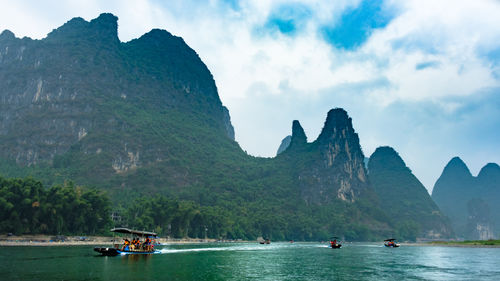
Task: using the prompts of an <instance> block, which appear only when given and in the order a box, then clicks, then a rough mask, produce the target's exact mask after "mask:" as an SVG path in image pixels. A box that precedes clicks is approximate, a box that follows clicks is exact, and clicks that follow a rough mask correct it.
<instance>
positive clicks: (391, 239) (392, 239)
mask: <svg viewBox="0 0 500 281" xmlns="http://www.w3.org/2000/svg"><path fill="white" fill-rule="evenodd" d="M394 240H396V239H394V238H390V239H385V240H384V241H394Z"/></svg>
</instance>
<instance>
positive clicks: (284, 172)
mask: <svg viewBox="0 0 500 281" xmlns="http://www.w3.org/2000/svg"><path fill="white" fill-rule="evenodd" d="M117 26H118V24H117V18H116V17H115V16H114V15H112V14H102V15H100V16H99V17H98V18H96V19H93V20H91V21H90V22H87V21H85V20H84V19H81V18H74V19H72V20H70V21H68V22H67V23H66V24H64V25H63V26H61V27H59V28H57V29H55V30H53V31H52V32H51V33H49V34H48V35H47V37H46V38H44V39H42V40H32V39H30V38H23V39H19V38H16V37H15V35H14V34H12V33H11V32H10V31H4V32H2V33H1V35H0V173H1V174H2V176H7V177H26V176H32V177H33V178H37V179H40V180H41V181H42V182H43V184H44V185H45V186H51V185H54V184H63V183H65V182H66V181H67V180H71V181H74V182H75V183H76V184H77V185H85V186H90V187H95V188H98V189H100V190H103V191H106V192H107V193H108V194H109V195H110V196H111V199H112V201H113V204H114V205H113V208H114V209H115V211H116V212H119V210H120V209H121V208H122V207H123V206H127V205H129V206H132V207H133V209H134V208H136V207H137V208H138V209H137V210H140V207H141V204H142V203H144V202H163V201H165V202H170V203H168V204H167V205H168V206H175V208H176V210H180V211H179V213H182V214H184V215H183V216H184V217H183V218H182V220H181V219H178V220H177V221H178V222H179V221H182V222H183V223H182V224H183V225H182V226H179V228H180V229H183V231H180V232H182V233H184V235H189V234H188V231H187V230H188V229H190V228H196V229H198V231H197V233H203V231H199V230H200V229H203V228H204V225H205V226H206V225H208V224H209V223H208V222H207V221H206V220H205V219H206V218H207V217H208V218H210V225H212V228H211V229H210V230H209V233H212V235H213V236H214V237H215V238H221V237H222V238H243V239H255V238H256V237H258V236H263V237H268V238H271V239H273V240H285V239H293V240H325V239H328V238H329V237H330V236H331V235H337V236H343V237H344V238H345V239H348V240H374V239H380V238H382V237H386V236H388V235H389V234H391V233H394V226H393V225H391V224H390V223H388V216H387V214H386V212H384V210H382V209H381V208H380V198H379V197H378V195H377V194H376V191H375V189H374V188H373V186H372V185H371V184H370V179H369V178H368V175H367V170H366V167H365V164H364V160H365V157H364V154H363V151H362V150H361V146H360V144H359V137H358V135H357V133H356V132H355V130H354V128H353V125H352V119H351V118H350V117H349V116H348V114H347V112H346V111H345V110H343V109H341V108H334V109H332V110H330V111H329V112H328V114H327V117H326V120H325V123H324V127H323V129H322V131H321V134H320V135H319V137H318V138H317V139H316V140H314V141H313V142H308V140H307V136H306V135H305V132H304V130H303V128H302V126H301V125H300V122H299V121H297V120H296V121H293V122H292V134H291V137H290V143H289V144H288V145H284V147H286V148H284V150H283V151H282V152H281V153H279V154H278V155H277V156H276V157H275V158H258V157H252V156H249V155H247V154H246V153H245V152H244V151H243V150H242V149H241V148H240V147H239V145H238V143H236V142H235V141H234V129H233V127H232V125H231V121H230V116H229V111H228V110H227V108H225V107H224V106H223V104H222V102H221V100H220V98H219V95H218V92H217V87H216V84H215V81H214V79H213V76H212V74H211V73H210V71H209V70H208V68H207V66H206V65H205V64H204V63H203V62H202V61H201V60H200V58H199V56H198V55H197V54H196V52H195V51H194V50H192V49H191V48H190V47H189V46H188V45H186V43H185V42H184V41H183V40H182V38H180V37H176V36H173V35H172V34H170V33H169V32H167V31H165V30H158V29H153V30H151V31H150V32H148V33H146V34H144V35H143V36H141V37H140V38H138V39H134V40H131V41H129V42H120V40H119V39H118V36H117ZM487 174H488V173H487ZM0 196H3V195H0ZM138 198H141V199H138ZM148 198H150V199H151V200H148ZM158 198H159V199H158ZM163 198H167V199H168V200H167V199H165V200H164V199H163ZM0 199H1V198H0ZM153 199H155V200H154V201H152V200H153ZM170 199H172V200H173V201H169V200H170ZM176 200H179V201H176ZM141 202H142V203H141ZM175 202H179V204H177V203H175ZM144 204H145V203H144ZM151 204H153V203H151ZM151 204H150V205H151ZM154 204H156V203H154ZM158 204H160V203H158ZM167 205H166V206H167ZM152 206H153V205H151V206H150V207H151V208H150V209H151V210H153V209H154V208H153V207H152ZM155 206H156V205H155ZM186 206H187V207H186ZM189 206H197V207H196V208H190V207H189ZM134 210H135V209H134ZM183 210H184V211H185V212H184V211H183ZM157 211H159V210H157ZM137 212H138V211H137ZM137 212H133V213H137ZM183 212H184V213H183ZM143 217H144V219H141V220H142V222H145V221H147V215H143ZM156 219H158V218H156ZM172 219H173V220H175V218H172ZM178 224H179V223H178ZM215 224H216V226H214V225H215ZM143 225H148V228H154V227H157V226H156V225H151V224H143ZM161 225H162V227H161V229H166V228H167V223H166V222H161ZM180 232H179V233H180ZM400 238H405V237H400Z"/></svg>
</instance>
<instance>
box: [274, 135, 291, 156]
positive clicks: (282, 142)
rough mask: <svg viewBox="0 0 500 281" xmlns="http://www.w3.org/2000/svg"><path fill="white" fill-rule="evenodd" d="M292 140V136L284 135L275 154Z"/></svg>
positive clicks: (284, 148) (286, 146)
mask: <svg viewBox="0 0 500 281" xmlns="http://www.w3.org/2000/svg"><path fill="white" fill-rule="evenodd" d="M291 141H292V136H291V135H288V136H286V137H285V138H284V139H283V140H282V141H281V144H280V146H279V147H278V151H277V152H276V155H278V154H280V153H281V152H283V151H285V150H286V149H287V148H288V146H289V145H290V142H291Z"/></svg>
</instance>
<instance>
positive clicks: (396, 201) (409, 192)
mask: <svg viewBox="0 0 500 281" xmlns="http://www.w3.org/2000/svg"><path fill="white" fill-rule="evenodd" d="M368 170H369V179H370V182H371V184H372V185H373V188H374V189H375V191H376V192H377V194H378V196H379V198H380V205H381V207H382V209H383V210H384V211H385V212H386V214H387V215H388V216H389V220H390V222H391V224H392V225H393V226H394V229H395V230H396V231H397V232H396V233H395V234H394V235H395V236H396V237H402V236H404V237H410V238H413V239H415V238H428V239H443V238H449V237H451V236H452V230H451V226H450V224H449V222H448V219H447V218H446V217H445V216H444V215H443V214H442V213H441V211H440V210H439V208H438V207H437V206H436V204H435V203H434V201H432V199H431V197H430V195H429V193H428V192H427V190H426V189H425V187H424V186H423V185H422V183H420V181H419V180H418V179H417V178H416V177H415V176H414V175H413V173H412V172H411V170H410V169H409V168H408V167H407V166H406V164H405V163H404V161H403V159H401V157H400V156H399V154H398V153H397V152H396V151H395V150H394V149H393V148H391V147H387V146H386V147H379V148H377V149H376V150H375V152H374V153H373V154H372V155H371V156H370V160H369V162H368ZM411 236H413V237H411Z"/></svg>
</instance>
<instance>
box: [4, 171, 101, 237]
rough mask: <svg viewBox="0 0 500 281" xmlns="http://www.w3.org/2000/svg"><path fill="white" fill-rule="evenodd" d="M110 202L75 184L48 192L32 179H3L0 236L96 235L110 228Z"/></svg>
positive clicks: (91, 190) (57, 186)
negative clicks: (6, 234)
mask: <svg viewBox="0 0 500 281" xmlns="http://www.w3.org/2000/svg"><path fill="white" fill-rule="evenodd" d="M109 210H110V201H109V199H108V198H107V196H104V195H102V192H100V191H97V190H95V189H84V188H81V187H75V186H74V185H73V183H71V182H70V183H67V184H65V185H62V186H61V185H55V186H53V187H51V188H49V189H45V188H44V187H43V186H42V183H41V182H39V181H36V180H34V179H32V178H27V179H4V178H1V177H0V232H2V233H7V232H11V233H16V234H23V233H30V234H39V233H45V234H97V233H102V232H103V231H104V229H106V228H107V227H109V226H110V216H109Z"/></svg>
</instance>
